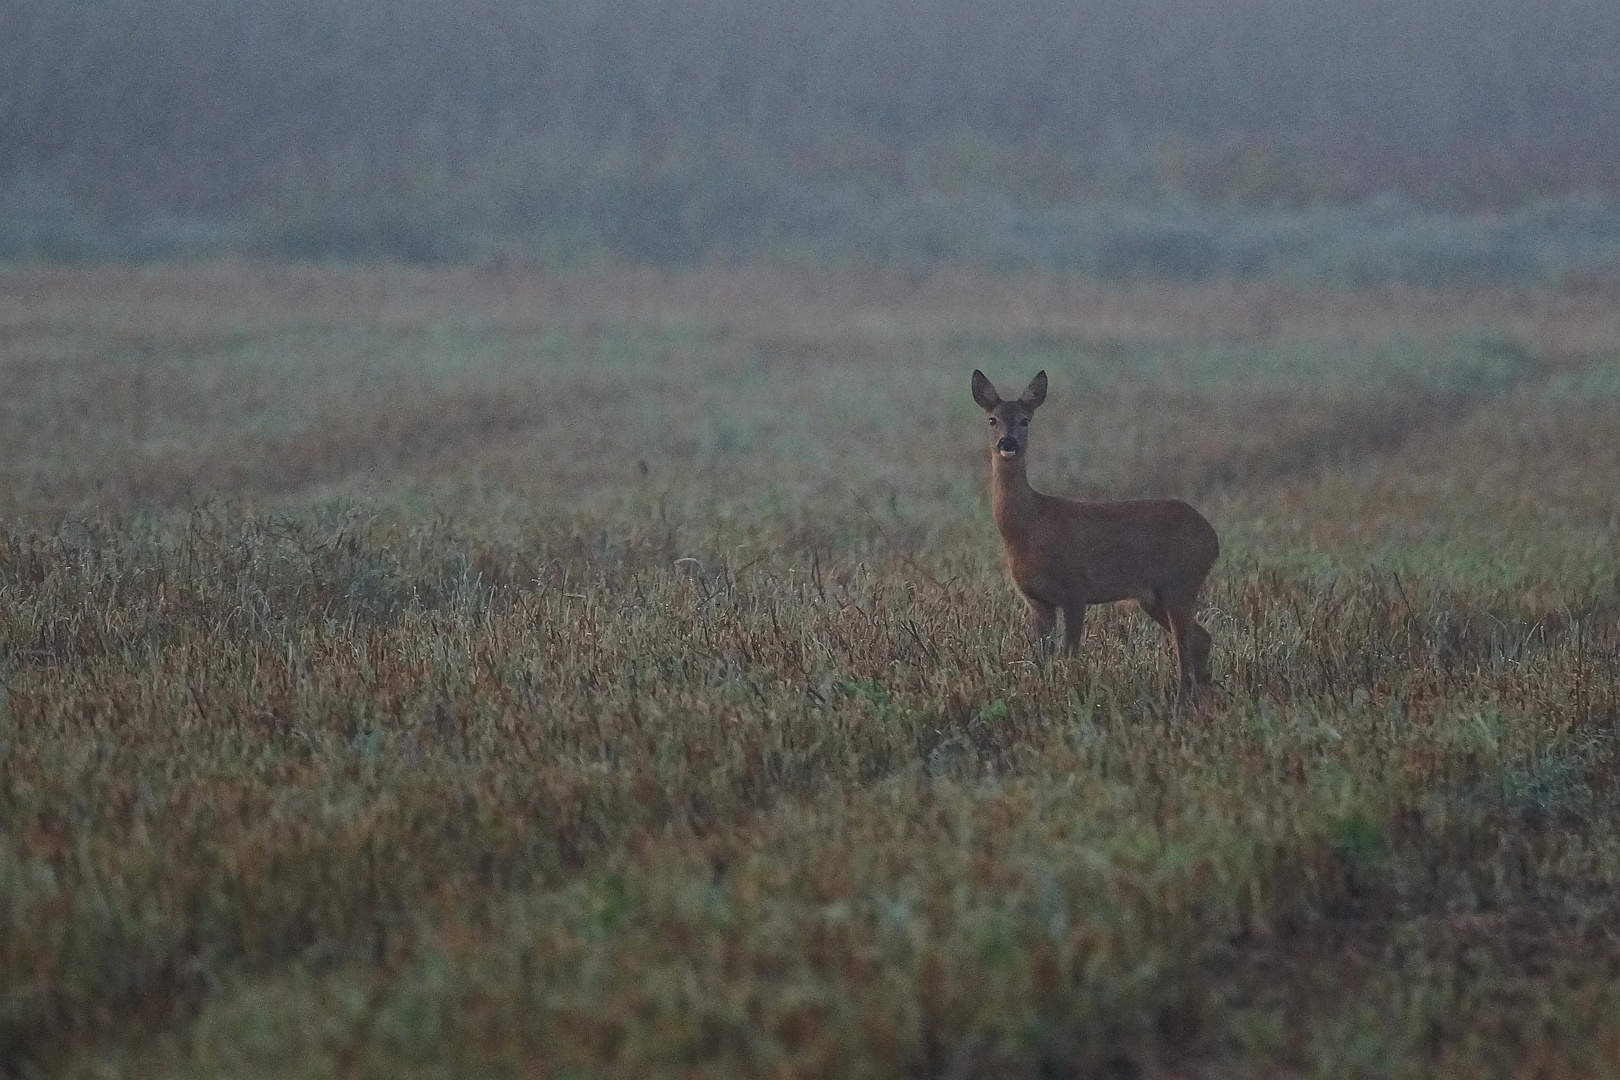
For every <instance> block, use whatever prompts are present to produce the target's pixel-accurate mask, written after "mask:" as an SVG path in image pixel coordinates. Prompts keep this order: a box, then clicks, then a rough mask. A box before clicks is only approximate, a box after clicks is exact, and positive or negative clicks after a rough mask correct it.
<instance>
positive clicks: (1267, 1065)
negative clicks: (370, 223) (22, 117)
mask: <svg viewBox="0 0 1620 1080" xmlns="http://www.w3.org/2000/svg"><path fill="white" fill-rule="evenodd" d="M975 367H980V368H983V369H984V370H985V372H986V373H988V374H989V375H990V376H991V377H992V378H993V379H995V380H996V381H997V382H998V383H1002V382H1004V383H1005V384H1007V385H1019V386H1021V385H1022V384H1023V382H1024V381H1025V380H1027V379H1028V377H1029V376H1030V375H1032V374H1033V373H1034V372H1035V371H1036V370H1037V369H1038V368H1045V369H1046V370H1047V372H1048V373H1049V374H1050V377H1051V386H1052V390H1051V395H1050V397H1049V399H1048V402H1047V404H1046V405H1045V406H1044V408H1043V409H1042V411H1041V414H1040V416H1039V417H1038V418H1037V421H1036V428H1035V436H1034V450H1033V457H1032V467H1031V472H1032V476H1033V479H1034V481H1035V483H1036V485H1037V487H1039V488H1041V489H1043V490H1048V491H1056V492H1063V493H1068V494H1072V495H1090V496H1104V495H1118V496H1135V495H1150V494H1152V495H1176V496H1180V497H1183V498H1186V499H1188V500H1190V501H1192V502H1193V503H1194V504H1195V505H1197V506H1198V507H1199V508H1200V509H1202V510H1203V511H1204V512H1205V514H1206V515H1207V516H1208V517H1209V518H1210V519H1211V520H1212V521H1213V522H1214V523H1215V525H1216V527H1217V528H1218V529H1219V530H1220V532H1221V535H1222V538H1223V548H1224V553H1223V556H1222V560H1221V562H1220V563H1219V564H1218V565H1217V567H1216V570H1215V572H1214V574H1213V575H1212V579H1211V586H1210V588H1209V590H1208V594H1207V597H1206V607H1205V610H1204V619H1205V622H1206V624H1207V625H1208V626H1209V628H1210V629H1211V631H1212V633H1213V634H1214V637H1215V660H1214V663H1215V671H1216V675H1217V677H1218V678H1219V679H1220V680H1221V681H1222V684H1223V686H1222V688H1221V689H1218V690H1216V691H1213V692H1210V693H1209V694H1207V695H1206V696H1205V697H1204V698H1202V699H1201V700H1200V701H1199V702H1198V703H1197V704H1195V705H1192V706H1182V705H1178V704H1176V703H1175V702H1174V700H1173V699H1172V698H1171V696H1170V693H1169V691H1170V689H1171V660H1170V656H1169V650H1168V648H1167V646H1166V643H1165V642H1164V641H1162V640H1161V638H1160V637H1159V634H1158V631H1157V628H1155V627H1153V626H1152V625H1151V624H1150V623H1149V622H1148V621H1147V620H1146V619H1145V618H1143V617H1141V616H1140V615H1139V614H1136V613H1135V612H1133V611H1126V610H1124V609H1123V608H1120V609H1114V608H1107V609H1101V610H1099V611H1098V612H1097V613H1096V615H1095V617H1094V618H1092V619H1091V620H1090V622H1089V625H1088V630H1087V640H1086V646H1085V648H1084V650H1083V654H1082V655H1081V657H1080V658H1078V659H1075V660H1061V659H1057V658H1055V657H1053V656H1052V655H1051V654H1050V653H1049V652H1047V651H1044V650H1043V649H1042V648H1040V647H1039V646H1037V645H1036V644H1034V643H1032V642H1030V641H1029V640H1027V639H1026V638H1025V637H1024V635H1023V631H1022V629H1021V627H1022V615H1021V611H1020V607H1019V603H1018V601H1017V599H1016V597H1015V595H1014V594H1013V592H1012V589H1011V587H1010V585H1009V584H1008V583H1007V582H1006V580H1005V578H1004V575H1003V573H1002V570H1001V568H1000V565H999V555H1000V551H999V543H998V539H997V537H996V534H995V531H994V528H993V526H992V524H991V522H990V519H989V511H988V506H987V502H986V497H985V482H986V479H987V476H986V474H987V471H988V470H987V466H986V463H985V460H984V435H983V432H982V430H981V428H982V420H981V418H980V414H979V412H978V410H977V408H976V407H975V406H974V404H973V402H972V401H971V399H970V398H969V395H968V374H969V373H970V372H971V371H972V369H973V368H975ZM0 387H3V394H0V695H3V697H0V1075H16V1076H33V1075H65V1076H82V1077H92V1076H94V1077H101V1076H197V1077H203V1076H231V1077H255V1076H300V1077H320V1076H374V1077H412V1076H423V1077H429V1076H432V1077H441V1076H442V1077H476V1076H511V1075H521V1076H535V1077H568V1076H575V1077H586V1076H592V1077H594V1076H619V1077H627V1078H628V1077H644V1076H658V1075H683V1076H715V1077H720V1076H746V1075H760V1076H781V1077H789V1076H794V1077H800V1076H802V1077H818V1076H819V1077H874V1078H877V1077H891V1076H916V1077H972V1076H996V1077H1006V1076H1028V1077H1042V1078H1046V1077H1107V1078H1112V1080H1125V1078H1130V1077H1176V1078H1192V1077H1212V1078H1214V1077H1249V1076H1278V1077H1413V1078H1417V1077H1464V1076H1466V1077H1521V1076H1522V1077H1532V1076H1534V1077H1560V1078H1562V1077H1586V1076H1592V1077H1597V1076H1616V1075H1620V829H1617V826H1620V801H1617V800H1616V798H1615V786H1616V784H1617V782H1620V745H1617V743H1616V734H1615V733H1616V730H1617V724H1620V562H1617V555H1616V550H1617V541H1620V494H1617V493H1620V303H1617V302H1616V298H1615V297H1614V296H1612V295H1606V294H1595V295H1540V296H1525V295H1512V294H1476V295H1470V296H1445V295H1440V294H1433V295H1409V294H1389V295H1383V296H1374V297H1365V296H1363V297H1357V296H1350V295H1316V294H1307V293H1301V292H1297V291H1290V290H1285V289H1268V288H1264V287H1259V286H1256V287H1254V288H1246V289H1242V290H1235V289H1222V288H1218V287H1207V288H1205V287H1200V288H1197V289H1187V290H1179V291H1178V290H1169V289H1146V288H1144V289H1137V290H1100V289H1088V288H1079V287H1065V286H1061V285H1057V284H1052V283H1045V282H1041V281H1039V280H1028V281H1023V282H995V281H985V280H974V279H953V278H950V277H948V276H945V277H935V278H932V279H930V280H929V281H927V282H926V283H924V284H920V285H919V284H916V283H914V282H908V281H904V280H894V281H891V280H887V279H876V280H871V279H868V280H853V279H848V280H845V279H838V280H830V281H819V282H817V281H809V280H805V279H798V278H792V277H784V276H773V275H770V274H764V273H762V274H757V275H755V274H746V273H742V272H736V273H720V272H713V273H692V274H687V275H683V276H675V277H659V276H656V275H637V274H632V273H602V274H597V275H583V274H582V275H577V276H573V277H568V278H558V279H550V278H540V277H527V276H516V275H499V274H485V275H479V274H475V273H471V272H466V273H461V272H444V273H427V272H413V271H406V270H392V271H374V272H358V271H354V272H348V271H337V270H291V269H276V270H269V269H255V268H252V267H241V266H220V267H212V268H189V269H171V270H163V269H156V270H139V271H137V270H129V271H96V270H83V271H72V272H67V271H62V272H57V271H49V270H29V271H16V272H11V273H8V274H4V275H0Z"/></svg>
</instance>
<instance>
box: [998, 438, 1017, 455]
mask: <svg viewBox="0 0 1620 1080" xmlns="http://www.w3.org/2000/svg"><path fill="white" fill-rule="evenodd" d="M996 449H997V450H1006V451H1008V452H1011V451H1013V450H1017V449H1018V440H1017V439H1015V438H1013V437H1012V436H1011V435H1006V436H1003V437H1002V439H1001V441H1000V442H998V443H996Z"/></svg>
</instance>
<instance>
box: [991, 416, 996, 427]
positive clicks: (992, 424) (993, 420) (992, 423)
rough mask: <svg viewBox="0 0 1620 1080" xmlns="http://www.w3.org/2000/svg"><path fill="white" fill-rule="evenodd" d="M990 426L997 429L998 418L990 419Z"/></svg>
mask: <svg viewBox="0 0 1620 1080" xmlns="http://www.w3.org/2000/svg"><path fill="white" fill-rule="evenodd" d="M990 426H991V427H995V426H996V418H995V417H993V416H992V417H990Z"/></svg>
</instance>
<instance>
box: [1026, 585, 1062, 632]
mask: <svg viewBox="0 0 1620 1080" xmlns="http://www.w3.org/2000/svg"><path fill="white" fill-rule="evenodd" d="M1024 602H1025V603H1026V604H1028V605H1029V621H1028V622H1027V624H1026V625H1027V626H1028V628H1029V636H1030V637H1032V638H1034V639H1035V642H1036V643H1037V644H1039V643H1041V642H1043V641H1045V640H1046V636H1047V635H1048V634H1050V633H1051V632H1052V628H1053V627H1054V626H1056V625H1057V608H1056V607H1054V606H1053V605H1051V604H1048V603H1047V602H1046V601H1045V600H1042V599H1041V598H1040V597H1038V596H1025V597H1024Z"/></svg>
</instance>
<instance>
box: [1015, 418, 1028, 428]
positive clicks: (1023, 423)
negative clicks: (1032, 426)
mask: <svg viewBox="0 0 1620 1080" xmlns="http://www.w3.org/2000/svg"><path fill="white" fill-rule="evenodd" d="M1018 426H1019V427H1029V417H1027V416H1026V417H1024V418H1023V419H1022V420H1020V421H1018Z"/></svg>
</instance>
